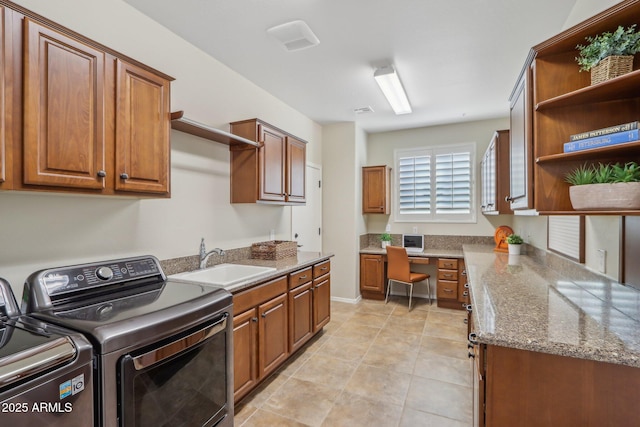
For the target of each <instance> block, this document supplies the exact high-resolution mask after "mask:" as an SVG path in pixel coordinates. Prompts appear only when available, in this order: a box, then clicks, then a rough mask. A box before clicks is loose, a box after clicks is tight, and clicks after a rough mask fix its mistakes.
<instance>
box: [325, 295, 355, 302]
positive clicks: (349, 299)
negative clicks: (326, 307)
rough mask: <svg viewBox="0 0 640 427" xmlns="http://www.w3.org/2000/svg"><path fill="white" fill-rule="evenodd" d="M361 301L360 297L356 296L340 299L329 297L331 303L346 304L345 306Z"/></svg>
mask: <svg viewBox="0 0 640 427" xmlns="http://www.w3.org/2000/svg"><path fill="white" fill-rule="evenodd" d="M361 299H362V296H361V295H358V297H357V298H341V297H331V301H337V302H346V303H347V304H357V303H359V302H360V300H361Z"/></svg>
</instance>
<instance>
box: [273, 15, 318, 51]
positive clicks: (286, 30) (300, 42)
mask: <svg viewBox="0 0 640 427" xmlns="http://www.w3.org/2000/svg"><path fill="white" fill-rule="evenodd" d="M267 34H269V35H270V36H271V37H273V38H275V39H276V40H278V41H279V42H280V43H282V44H283V45H284V47H285V49H287V50H288V51H289V52H291V51H294V50H301V49H306V48H308V47H312V46H316V45H318V44H320V40H318V37H316V35H315V34H313V31H311V28H309V26H308V25H307V23H306V22H304V21H300V20H298V21H291V22H287V23H285V24H282V25H276V26H275V27H271V28H269V29H268V30H267Z"/></svg>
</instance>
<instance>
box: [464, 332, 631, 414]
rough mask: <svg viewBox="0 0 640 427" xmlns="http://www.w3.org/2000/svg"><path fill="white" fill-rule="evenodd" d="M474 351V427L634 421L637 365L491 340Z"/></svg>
mask: <svg viewBox="0 0 640 427" xmlns="http://www.w3.org/2000/svg"><path fill="white" fill-rule="evenodd" d="M478 352H480V356H478ZM475 353H476V362H478V363H476V368H475V369H474V378H475V384H474V401H475V405H474V410H475V413H474V425H475V426H485V425H486V426H487V427H492V426H516V427H517V426H523V427H524V426H567V427H571V426H612V427H613V426H616V427H617V426H636V425H638V420H639V418H638V409H637V407H638V395H637V393H638V385H639V384H640V369H638V368H633V367H629V366H623V365H616V364H611V363H604V362H597V361H593V360H585V359H577V358H573V357H566V356H558V355H552V354H546V353H539V352H533V351H527V350H518V349H513V348H505V347H499V346H494V345H483V344H481V345H478V346H476V349H475ZM483 408H484V410H483Z"/></svg>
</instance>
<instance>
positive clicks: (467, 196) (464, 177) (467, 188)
mask: <svg viewBox="0 0 640 427" xmlns="http://www.w3.org/2000/svg"><path fill="white" fill-rule="evenodd" d="M470 212H471V153H468V152H466V153H456V154H440V155H437V156H436V213H454V214H468V213H470Z"/></svg>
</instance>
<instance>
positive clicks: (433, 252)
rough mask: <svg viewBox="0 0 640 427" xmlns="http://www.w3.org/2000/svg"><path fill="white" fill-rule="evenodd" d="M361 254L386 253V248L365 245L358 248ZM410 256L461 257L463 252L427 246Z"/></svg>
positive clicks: (411, 253)
mask: <svg viewBox="0 0 640 427" xmlns="http://www.w3.org/2000/svg"><path fill="white" fill-rule="evenodd" d="M360 253H361V254H372V255H386V254H387V251H386V249H382V248H381V247H380V246H367V247H365V248H361V249H360ZM409 256H410V257H421V258H462V257H463V253H462V250H461V249H438V248H427V249H425V250H424V251H422V252H409Z"/></svg>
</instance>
